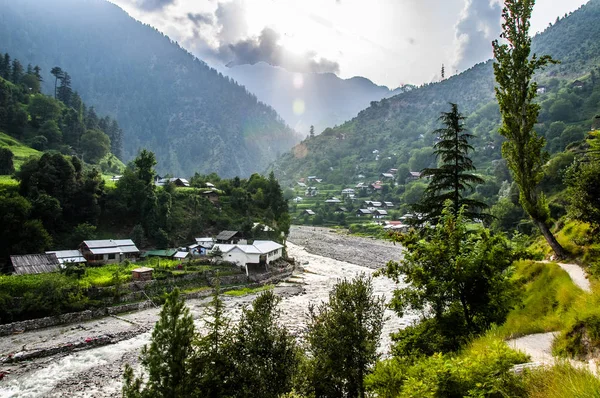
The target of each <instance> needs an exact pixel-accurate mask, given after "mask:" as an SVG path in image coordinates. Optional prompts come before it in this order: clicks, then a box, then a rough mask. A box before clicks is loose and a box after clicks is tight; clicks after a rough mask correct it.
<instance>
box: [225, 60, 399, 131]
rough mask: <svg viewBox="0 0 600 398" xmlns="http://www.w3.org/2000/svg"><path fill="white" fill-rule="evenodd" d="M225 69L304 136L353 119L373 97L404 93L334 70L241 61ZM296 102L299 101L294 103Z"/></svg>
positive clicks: (376, 99)
mask: <svg viewBox="0 0 600 398" xmlns="http://www.w3.org/2000/svg"><path fill="white" fill-rule="evenodd" d="M224 73H226V74H227V75H228V76H230V77H232V78H233V79H235V80H236V81H237V82H239V83H240V84H242V85H244V86H245V87H247V88H248V90H250V92H252V93H254V94H256V96H257V97H258V99H259V100H261V101H262V102H264V103H266V104H269V105H271V106H272V107H273V108H275V110H276V111H277V113H279V114H280V115H281V117H282V118H283V119H284V120H285V121H286V122H287V123H288V124H289V125H290V126H292V127H293V128H294V129H295V130H296V131H298V132H300V134H301V135H302V136H306V135H308V132H309V129H310V126H311V125H312V126H314V127H315V133H317V134H318V133H320V132H321V131H323V130H324V129H325V128H326V127H333V126H336V125H339V124H342V123H343V122H345V121H346V120H349V119H351V118H352V117H354V115H356V114H357V113H358V112H359V111H360V110H362V109H364V108H366V107H367V106H369V104H370V103H371V102H372V101H379V100H381V99H382V98H387V97H391V96H393V95H396V94H400V93H401V92H404V91H406V90H408V89H410V86H406V87H401V88H397V89H396V90H390V89H389V88H387V87H385V86H378V85H376V84H375V83H373V82H372V81H370V80H369V79H366V78H364V77H353V78H350V79H341V78H339V77H337V76H336V75H335V74H333V73H294V72H289V71H287V70H286V69H283V68H280V67H277V66H272V65H269V64H266V63H263V62H261V63H258V64H255V65H238V66H234V67H231V68H228V69H227V70H226V71H225V72H224ZM294 104H296V105H295V106H294Z"/></svg>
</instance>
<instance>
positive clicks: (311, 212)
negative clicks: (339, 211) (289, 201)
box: [300, 209, 316, 216]
mask: <svg viewBox="0 0 600 398" xmlns="http://www.w3.org/2000/svg"><path fill="white" fill-rule="evenodd" d="M315 214H316V213H315V212H314V211H312V210H311V209H306V210H304V211H303V212H302V213H301V214H300V215H302V216H314V215H315Z"/></svg>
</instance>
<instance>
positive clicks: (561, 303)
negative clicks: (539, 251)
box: [498, 261, 585, 338]
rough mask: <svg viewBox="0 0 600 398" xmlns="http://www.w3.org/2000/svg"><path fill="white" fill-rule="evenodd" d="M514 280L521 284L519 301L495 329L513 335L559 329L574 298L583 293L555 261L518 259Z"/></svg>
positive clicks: (564, 325)
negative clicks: (520, 298)
mask: <svg viewBox="0 0 600 398" xmlns="http://www.w3.org/2000/svg"><path fill="white" fill-rule="evenodd" d="M515 265H516V272H515V275H514V279H515V281H516V282H517V283H518V284H520V285H521V288H522V303H521V304H520V305H519V306H517V308H515V309H514V310H513V311H511V313H510V314H509V315H508V318H507V320H506V322H505V323H504V325H502V326H501V327H499V328H498V333H499V334H500V335H501V336H503V337H505V338H514V337H518V336H523V335H527V334H532V333H542V332H551V331H558V330H562V329H563V328H565V327H566V325H567V320H568V318H569V317H570V316H571V315H570V313H571V312H572V311H573V309H574V308H575V304H576V302H577V300H579V299H580V298H581V297H582V296H585V294H584V293H583V291H582V290H581V289H579V288H578V287H577V286H575V285H574V284H573V282H572V281H571V278H570V277H569V274H567V273H566V272H565V271H564V270H563V269H561V268H560V267H559V266H558V265H556V264H542V263H536V262H533V261H519V262H517V263H516V264H515Z"/></svg>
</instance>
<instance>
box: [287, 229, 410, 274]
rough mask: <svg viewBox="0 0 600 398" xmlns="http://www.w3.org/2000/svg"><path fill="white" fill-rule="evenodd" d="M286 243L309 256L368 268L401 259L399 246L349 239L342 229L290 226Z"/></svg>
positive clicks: (368, 239) (361, 238)
mask: <svg viewBox="0 0 600 398" xmlns="http://www.w3.org/2000/svg"><path fill="white" fill-rule="evenodd" d="M288 241H289V242H292V243H294V244H295V245H298V246H302V247H304V248H305V249H306V250H307V251H308V252H309V253H313V254H318V255H320V256H324V257H329V258H333V259H336V260H340V261H347V262H350V263H353V264H356V265H361V266H363V267H368V268H374V269H377V268H381V267H383V266H385V264H387V262H388V261H390V260H394V261H398V260H399V259H401V258H402V250H403V249H402V246H401V245H399V244H394V243H393V242H389V241H385V240H380V239H371V238H363V237H358V236H352V235H349V234H348V233H347V231H345V230H332V229H330V228H322V227H309V226H296V225H295V226H292V227H291V229H290V235H289V237H288Z"/></svg>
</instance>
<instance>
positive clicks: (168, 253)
mask: <svg viewBox="0 0 600 398" xmlns="http://www.w3.org/2000/svg"><path fill="white" fill-rule="evenodd" d="M175 253H177V250H176V249H163V250H148V251H147V252H145V253H144V254H142V258H152V257H158V258H169V259H170V258H173V256H174V255H175Z"/></svg>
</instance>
